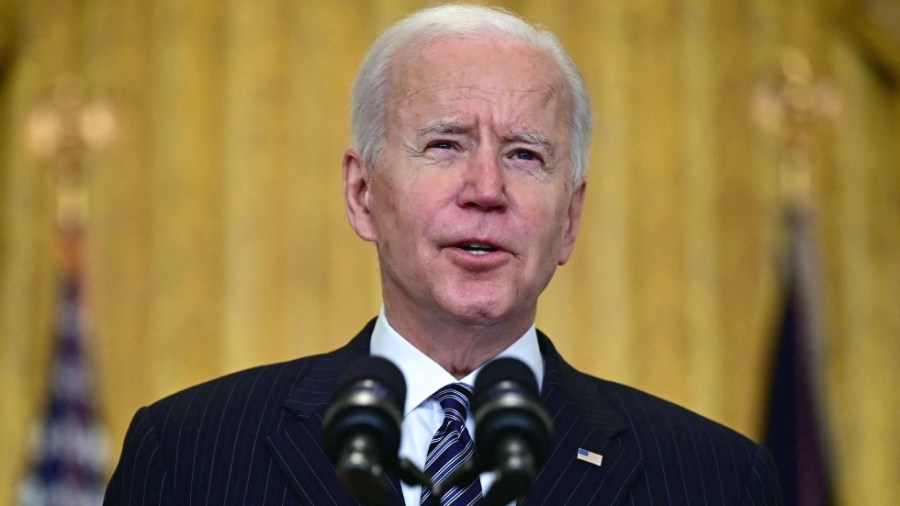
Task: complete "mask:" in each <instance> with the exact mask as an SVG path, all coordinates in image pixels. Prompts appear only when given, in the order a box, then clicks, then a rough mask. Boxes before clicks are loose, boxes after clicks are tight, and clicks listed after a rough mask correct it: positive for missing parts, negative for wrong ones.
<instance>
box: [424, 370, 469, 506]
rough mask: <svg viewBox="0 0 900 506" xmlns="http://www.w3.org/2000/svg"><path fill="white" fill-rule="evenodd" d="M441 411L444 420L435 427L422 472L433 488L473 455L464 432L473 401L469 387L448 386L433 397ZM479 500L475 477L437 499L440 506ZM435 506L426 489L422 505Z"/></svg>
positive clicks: (460, 384) (458, 505)
mask: <svg viewBox="0 0 900 506" xmlns="http://www.w3.org/2000/svg"><path fill="white" fill-rule="evenodd" d="M433 397H434V398H436V399H437V400H438V402H440V403H441V407H442V408H443V409H444V421H443V423H441V426H440V427H438V430H437V432H435V433H434V437H432V438H431V445H429V447H428V456H427V457H426V458H425V473H426V474H428V475H429V476H431V480H432V481H433V482H434V484H435V485H437V484H440V483H442V482H443V481H444V480H445V479H446V478H447V475H448V474H450V473H452V472H453V471H454V470H455V469H456V468H458V467H459V466H460V465H461V464H462V463H463V462H465V461H466V460H468V459H471V458H474V456H475V443H474V442H473V441H472V438H471V437H470V436H469V431H468V430H466V415H467V414H468V412H469V403H470V399H471V398H472V387H470V386H468V385H466V384H463V383H453V384H450V385H447V386H445V387H443V388H441V389H440V390H438V391H437V393H435V394H434V396H433ZM480 500H481V482H480V481H479V480H478V478H477V477H476V478H475V479H474V480H472V482H471V483H468V484H462V485H461V486H458V487H452V488H450V489H449V490H447V491H446V493H444V495H443V496H442V497H441V498H440V505H441V506H465V505H472V504H475V503H477V502H478V501H480ZM435 504H437V502H436V501H435V498H434V497H432V496H431V493H430V492H428V491H427V490H423V491H422V505H427V506H433V505H435Z"/></svg>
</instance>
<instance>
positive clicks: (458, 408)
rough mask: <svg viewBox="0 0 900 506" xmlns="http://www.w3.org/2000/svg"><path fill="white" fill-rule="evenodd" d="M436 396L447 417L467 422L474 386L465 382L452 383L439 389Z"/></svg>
mask: <svg viewBox="0 0 900 506" xmlns="http://www.w3.org/2000/svg"><path fill="white" fill-rule="evenodd" d="M435 397H437V400H438V402H439V403H440V404H441V408H443V410H444V416H445V417H446V418H448V419H452V420H453V421H455V422H459V423H465V421H466V416H467V413H468V412H469V404H470V403H471V399H472V387H470V386H469V385H466V384H465V383H451V384H450V385H447V386H445V387H444V388H441V389H440V390H438V391H437V393H436V394H435Z"/></svg>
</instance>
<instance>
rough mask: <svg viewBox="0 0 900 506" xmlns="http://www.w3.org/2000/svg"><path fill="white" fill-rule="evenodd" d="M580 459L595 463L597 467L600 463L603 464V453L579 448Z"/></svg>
mask: <svg viewBox="0 0 900 506" xmlns="http://www.w3.org/2000/svg"><path fill="white" fill-rule="evenodd" d="M577 457H578V460H583V461H585V462H588V463H590V464H594V465H595V466H597V467H600V464H603V455H600V454H599V453H594V452H589V451H587V450H585V449H584V448H579V449H578V455H577Z"/></svg>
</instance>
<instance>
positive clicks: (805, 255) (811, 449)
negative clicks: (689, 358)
mask: <svg viewBox="0 0 900 506" xmlns="http://www.w3.org/2000/svg"><path fill="white" fill-rule="evenodd" d="M793 225H794V226H793V227H792V230H793V234H792V237H791V243H792V244H791V249H790V252H789V254H790V259H789V265H788V273H787V279H786V285H785V287H784V292H785V293H784V301H783V309H782V311H783V313H782V315H781V322H780V328H779V335H778V336H777V348H776V350H775V351H776V353H775V357H774V358H775V364H774V369H773V375H772V384H771V391H770V395H769V417H768V425H767V430H766V446H768V448H769V449H770V450H771V451H772V455H773V457H774V458H775V464H776V465H777V467H778V473H779V479H780V481H781V490H782V492H783V494H784V499H785V505H786V506H795V505H798V506H826V505H830V504H832V503H833V499H832V490H831V480H830V472H829V469H830V467H831V466H830V463H829V461H828V457H829V455H830V454H829V452H828V451H827V448H828V446H827V429H826V428H827V424H826V423H825V413H824V410H823V409H822V405H821V399H822V397H823V395H824V385H823V384H822V377H821V375H820V374H819V365H820V364H819V356H820V352H819V348H820V346H821V342H820V341H819V340H820V339H821V338H822V337H821V332H818V331H817V325H816V323H817V320H816V318H815V314H814V308H815V305H814V304H813V300H814V297H815V289H814V279H813V277H812V276H813V270H812V262H811V260H810V257H811V255H810V254H809V252H808V251H807V248H808V247H809V246H808V245H809V243H808V241H807V240H806V238H805V234H806V233H807V230H806V229H805V227H802V226H801V224H800V223H796V222H795V223H793Z"/></svg>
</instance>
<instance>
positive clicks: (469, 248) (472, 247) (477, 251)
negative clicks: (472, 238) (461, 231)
mask: <svg viewBox="0 0 900 506" xmlns="http://www.w3.org/2000/svg"><path fill="white" fill-rule="evenodd" d="M459 248H460V249H462V250H465V251H466V252H468V253H471V254H473V255H487V254H488V253H492V252H494V251H497V248H495V247H493V246H491V245H490V244H485V243H481V242H465V243H462V244H460V245H459Z"/></svg>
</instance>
